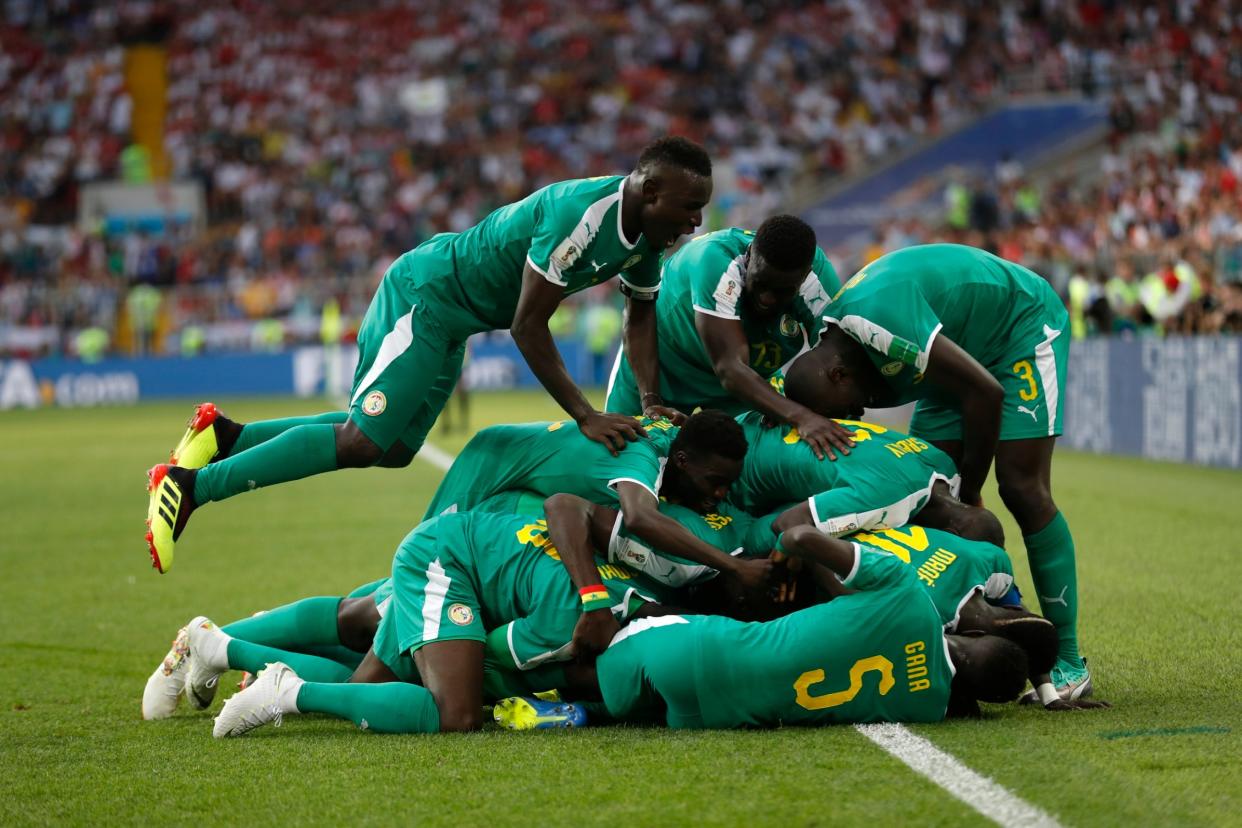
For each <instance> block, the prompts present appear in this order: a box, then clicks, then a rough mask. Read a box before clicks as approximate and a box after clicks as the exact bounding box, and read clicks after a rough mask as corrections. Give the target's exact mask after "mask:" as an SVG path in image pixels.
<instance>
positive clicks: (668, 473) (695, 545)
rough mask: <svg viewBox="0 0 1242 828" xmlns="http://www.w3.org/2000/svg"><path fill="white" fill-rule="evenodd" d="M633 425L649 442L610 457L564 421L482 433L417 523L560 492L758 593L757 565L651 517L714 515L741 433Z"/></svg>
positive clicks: (761, 577)
mask: <svg viewBox="0 0 1242 828" xmlns="http://www.w3.org/2000/svg"><path fill="white" fill-rule="evenodd" d="M633 422H635V424H636V425H640V427H642V428H644V429H645V430H646V431H647V432H649V434H650V436H649V438H648V439H647V440H643V441H640V442H637V443H634V444H632V445H630V446H629V447H628V448H627V449H626V450H625V451H623V452H621V453H620V454H619V455H616V456H613V455H612V454H611V453H610V452H609V451H608V450H607V449H606V448H604V447H603V446H601V445H599V444H598V443H595V442H593V441H591V440H588V439H586V438H585V437H584V436H583V435H582V434H581V433H579V432H578V430H577V429H574V428H570V427H567V424H566V423H564V422H554V423H525V424H522V425H500V426H492V427H490V428H485V429H483V430H482V431H480V432H479V433H478V434H476V435H475V436H474V437H473V438H472V439H471V440H470V442H469V443H467V444H466V447H465V448H464V449H462V452H461V454H459V455H458V456H457V459H456V460H454V461H453V465H452V467H451V468H450V469H449V472H448V474H447V475H445V477H444V480H443V481H441V483H440V486H439V488H438V489H437V490H436V493H435V495H434V496H433V497H432V500H431V505H430V506H429V507H428V509H427V514H426V515H425V517H433V516H435V515H439V514H442V513H444V512H446V511H450V510H457V511H468V510H472V509H474V508H475V507H476V506H477V505H478V504H479V503H481V502H483V501H484V500H486V499H487V498H490V497H492V496H494V495H496V494H497V493H499V492H503V491H507V490H515V489H521V490H527V491H531V492H534V493H535V494H536V495H541V496H543V497H549V496H551V495H554V494H556V493H558V492H568V493H570V494H575V495H578V496H580V497H582V498H585V499H586V500H589V501H591V502H593V503H603V504H617V505H619V507H620V510H621V513H622V514H623V515H624V516H625V525H626V527H627V529H628V530H629V531H630V532H631V533H632V534H633V535H635V536H636V537H638V538H641V539H642V540H643V541H645V542H646V544H647V545H648V546H649V547H650V548H652V549H659V550H661V552H662V553H667V554H668V555H672V556H675V557H676V558H680V559H684V560H685V561H690V562H692V563H695V564H701V565H705V566H709V567H711V568H712V569H714V570H718V571H720V572H724V573H727V574H728V575H730V576H732V577H736V578H737V579H738V580H739V581H740V582H741V583H742V584H743V585H744V586H745V587H747V588H749V589H757V588H760V587H763V586H765V585H766V583H767V579H768V576H769V575H770V573H771V564H769V563H768V562H767V561H766V560H760V559H745V558H739V557H733V556H731V555H728V554H725V553H724V552H722V551H721V550H720V548H718V546H717V545H714V544H711V543H706V542H704V541H703V540H702V539H701V538H700V537H696V535H695V534H694V533H693V532H692V531H691V530H690V529H688V528H687V527H686V525H685V524H684V523H682V522H679V521H677V520H674V519H673V518H671V517H669V516H668V515H665V514H662V513H661V509H660V501H661V499H664V500H665V501H668V502H670V503H674V504H677V505H680V506H683V507H685V508H686V509H689V510H691V511H694V512H698V513H699V514H702V515H707V514H711V513H715V512H716V511H717V509H718V505H719V504H720V502H721V501H722V500H723V499H724V497H725V495H726V494H727V493H728V491H729V487H730V485H732V483H733V481H734V480H736V479H737V476H738V473H739V472H740V471H741V469H742V462H743V460H744V459H745V457H746V456H747V450H746V449H747V443H746V438H745V437H744V436H743V431H742V428H741V427H739V426H738V424H737V423H736V422H734V421H733V419H732V418H731V417H729V416H728V415H727V414H725V413H723V412H721V411H715V410H710V409H709V410H706V411H700V412H698V413H697V414H695V415H693V416H692V417H690V418H689V419H687V420H686V422H685V425H683V426H681V427H680V428H678V427H675V426H673V425H672V423H671V422H669V421H668V420H642V421H639V420H634V421H633ZM653 571H656V570H653ZM672 585H674V586H678V585H680V584H677V583H673V584H672Z"/></svg>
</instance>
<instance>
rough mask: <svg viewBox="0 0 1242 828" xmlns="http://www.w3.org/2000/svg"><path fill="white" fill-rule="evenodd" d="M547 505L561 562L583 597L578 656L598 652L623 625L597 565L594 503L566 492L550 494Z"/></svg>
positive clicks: (575, 647) (576, 633)
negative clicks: (594, 541) (616, 616)
mask: <svg viewBox="0 0 1242 828" xmlns="http://www.w3.org/2000/svg"><path fill="white" fill-rule="evenodd" d="M543 508H544V513H545V514H546V515H547V519H548V540H550V541H551V542H552V545H553V546H555V547H556V550H557V552H558V553H560V558H561V563H562V564H564V566H565V569H566V570H567V571H568V572H569V578H570V580H572V581H573V582H574V587H575V588H577V590H578V594H579V595H580V596H581V597H582V617H581V618H579V619H578V624H577V626H575V627H574V636H573V652H574V655H576V656H583V655H586V656H593V655H598V654H599V653H602V652H603V651H604V650H605V649H606V648H607V647H608V642H610V641H612V637H613V636H614V635H616V634H617V631H618V630H620V629H621V626H620V625H619V624H618V623H617V619H616V618H614V617H613V615H612V599H611V598H610V597H609V596H608V590H607V589H606V588H605V587H604V585H603V584H602V583H600V577H599V570H597V569H596V568H595V547H594V545H593V544H592V542H591V523H592V512H593V510H594V508H595V507H594V504H591V503H589V502H587V501H585V500H583V499H582V498H580V497H578V496H577V495H571V494H564V493H562V494H555V495H552V497H549V498H548V499H547V500H546V501H544V504H543Z"/></svg>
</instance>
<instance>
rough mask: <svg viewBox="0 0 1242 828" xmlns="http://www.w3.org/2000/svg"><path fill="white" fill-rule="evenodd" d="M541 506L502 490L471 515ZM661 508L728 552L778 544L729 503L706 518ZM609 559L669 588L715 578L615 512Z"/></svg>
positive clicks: (536, 510) (536, 499) (532, 497)
mask: <svg viewBox="0 0 1242 828" xmlns="http://www.w3.org/2000/svg"><path fill="white" fill-rule="evenodd" d="M543 502H544V498H543V497H540V496H539V495H536V494H534V493H532V492H526V491H512V492H501V493H500V494H498V495H495V496H493V497H489V498H488V499H487V500H485V501H483V502H482V503H480V504H479V505H478V506H477V507H475V509H474V510H473V511H476V512H507V513H508V514H522V515H539V516H540V517H542V516H543ZM659 509H660V513H661V514H663V515H666V516H667V517H670V518H672V519H673V520H675V521H677V522H678V523H679V524H681V525H682V526H684V527H685V528H686V529H688V530H689V531H690V533H691V534H692V535H694V536H695V537H696V538H698V539H699V540H701V541H703V542H704V543H707V544H710V545H711V546H713V547H715V548H716V549H719V550H720V551H721V552H724V553H726V554H733V553H735V552H736V551H737V550H739V549H745V551H746V553H747V554H749V553H751V551H752V550H751V545H752V544H751V538H753V537H758V538H759V542H758V543H757V544H756V546H758V547H759V548H757V549H755V550H754V553H755V554H766V553H767V552H768V551H769V550H770V549H771V548H772V547H773V546H775V544H776V535H774V534H772V533H771V529H770V521H769V524H768V526H765V527H764V528H765V529H766V530H767V534H768V535H769V536H770V540H769V539H768V538H767V537H764V536H763V535H761V534H760V533H756V532H755V531H754V530H753V528H752V526H753V524H754V523H755V519H754V518H752V517H751V516H750V515H748V514H747V513H745V512H743V511H741V510H740V509H737V508H736V507H734V506H731V505H730V504H728V503H721V504H720V508H719V509H718V510H717V511H716V512H712V513H710V514H706V515H704V514H699V513H698V512H696V511H694V510H693V509H687V508H686V507H685V506H680V505H678V504H675V503H669V502H668V501H667V500H665V499H664V498H660V505H659ZM764 543H766V545H763V544H764ZM607 559H608V560H609V561H610V562H613V563H618V564H622V565H625V566H628V567H629V568H630V569H632V570H634V571H635V572H639V573H641V574H642V575H643V576H645V577H647V578H650V579H652V580H653V581H655V582H656V583H660V584H663V585H664V586H667V587H670V588H673V589H677V588H680V587H683V586H688V585H690V584H696V583H701V582H702V581H706V580H708V579H710V578H713V577H715V576H716V574H717V572H716V570H714V569H712V568H711V567H708V566H704V565H703V564H698V563H694V562H693V561H688V560H686V559H684V558H681V557H678V556H677V555H672V554H669V553H667V552H662V551H661V550H658V549H653V548H652V547H651V546H649V545H648V544H647V543H645V542H644V541H642V540H639V539H638V538H636V537H634V535H633V534H632V533H631V532H630V530H629V528H628V527H627V526H626V525H625V520H624V516H623V515H622V514H621V513H620V512H618V513H617V520H616V522H615V523H614V524H613V529H612V536H611V537H610V538H609V543H608V551H607ZM666 597H667V593H666Z"/></svg>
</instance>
